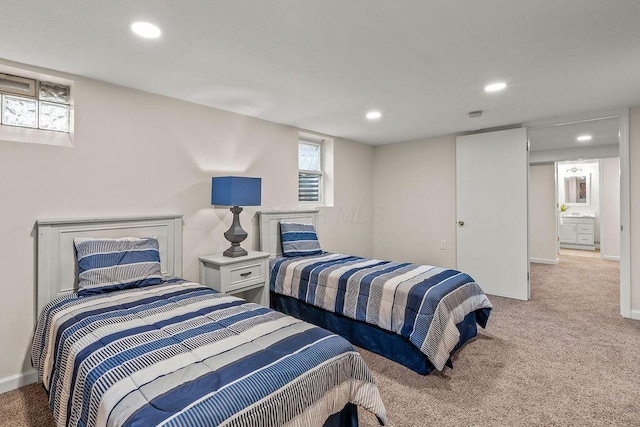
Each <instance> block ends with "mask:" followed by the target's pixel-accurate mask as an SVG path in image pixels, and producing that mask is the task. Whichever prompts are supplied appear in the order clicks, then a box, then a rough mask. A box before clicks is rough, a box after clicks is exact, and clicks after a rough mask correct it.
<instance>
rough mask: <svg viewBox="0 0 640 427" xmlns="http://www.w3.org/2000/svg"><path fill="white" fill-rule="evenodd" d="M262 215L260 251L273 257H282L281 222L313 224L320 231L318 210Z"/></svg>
mask: <svg viewBox="0 0 640 427" xmlns="http://www.w3.org/2000/svg"><path fill="white" fill-rule="evenodd" d="M258 214H259V215H260V250H261V251H262V252H268V253H270V254H271V255H277V256H282V241H281V239H280V221H283V220H284V221H291V222H302V223H305V224H313V225H314V226H315V227H316V230H317V229H318V210H317V209H316V210H304V211H262V212H258Z"/></svg>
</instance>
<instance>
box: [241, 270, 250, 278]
mask: <svg viewBox="0 0 640 427" xmlns="http://www.w3.org/2000/svg"><path fill="white" fill-rule="evenodd" d="M250 274H251V272H250V271H247V272H246V273H240V276H241V277H247V276H249V275H250Z"/></svg>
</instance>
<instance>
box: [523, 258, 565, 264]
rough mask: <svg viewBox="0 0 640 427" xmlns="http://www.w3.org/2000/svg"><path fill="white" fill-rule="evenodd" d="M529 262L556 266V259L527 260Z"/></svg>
mask: <svg viewBox="0 0 640 427" xmlns="http://www.w3.org/2000/svg"><path fill="white" fill-rule="evenodd" d="M529 262H535V263H536V264H553V265H558V262H559V260H558V258H556V259H545V258H529Z"/></svg>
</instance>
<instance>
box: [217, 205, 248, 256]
mask: <svg viewBox="0 0 640 427" xmlns="http://www.w3.org/2000/svg"><path fill="white" fill-rule="evenodd" d="M229 210H230V211H231V213H233V222H232V223H231V227H229V229H228V230H227V231H226V232H225V233H224V237H225V238H226V239H227V240H228V241H230V242H231V246H230V247H229V249H227V250H226V251H224V252H223V253H222V255H224V256H228V257H231V258H235V257H239V256H245V255H247V251H245V250H244V249H242V248H241V247H240V242H242V241H244V239H246V238H247V232H246V231H244V230H243V229H242V226H241V225H240V212H242V208H241V207H240V206H232V207H231V208H230V209H229Z"/></svg>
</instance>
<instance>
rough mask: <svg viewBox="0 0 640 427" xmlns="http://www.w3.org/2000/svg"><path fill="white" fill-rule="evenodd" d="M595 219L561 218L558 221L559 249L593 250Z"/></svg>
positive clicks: (580, 217)
mask: <svg viewBox="0 0 640 427" xmlns="http://www.w3.org/2000/svg"><path fill="white" fill-rule="evenodd" d="M594 228H595V218H593V217H585V216H577V215H576V216H575V217H572V216H563V217H562V218H561V219H560V230H559V233H558V236H559V237H560V247H563V248H572V249H587V250H592V251H593V250H595V242H594Z"/></svg>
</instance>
